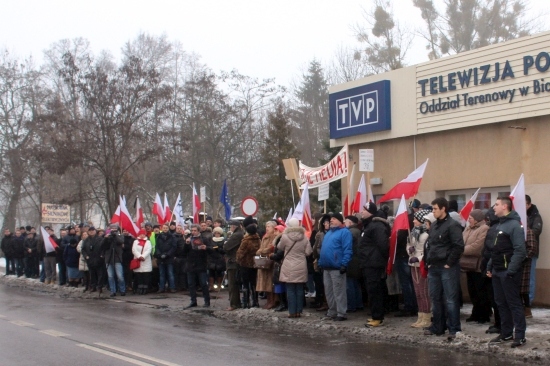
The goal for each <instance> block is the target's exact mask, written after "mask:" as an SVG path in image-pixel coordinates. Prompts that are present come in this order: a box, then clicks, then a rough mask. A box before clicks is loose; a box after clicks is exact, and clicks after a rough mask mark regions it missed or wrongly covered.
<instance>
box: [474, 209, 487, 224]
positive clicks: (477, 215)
mask: <svg viewBox="0 0 550 366" xmlns="http://www.w3.org/2000/svg"><path fill="white" fill-rule="evenodd" d="M470 216H472V218H473V219H474V220H476V222H480V221H483V220H485V215H484V214H483V211H481V210H479V209H475V210H472V212H470Z"/></svg>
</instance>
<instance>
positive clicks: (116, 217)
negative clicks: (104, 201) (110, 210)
mask: <svg viewBox="0 0 550 366" xmlns="http://www.w3.org/2000/svg"><path fill="white" fill-rule="evenodd" d="M119 221H120V205H118V207H117V208H116V211H115V213H114V214H113V217H111V224H118V222H119Z"/></svg>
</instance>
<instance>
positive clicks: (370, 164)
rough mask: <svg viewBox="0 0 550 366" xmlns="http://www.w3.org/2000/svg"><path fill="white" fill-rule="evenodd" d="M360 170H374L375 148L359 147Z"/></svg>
mask: <svg viewBox="0 0 550 366" xmlns="http://www.w3.org/2000/svg"><path fill="white" fill-rule="evenodd" d="M359 171H360V172H370V173H372V172H374V150H373V149H359Z"/></svg>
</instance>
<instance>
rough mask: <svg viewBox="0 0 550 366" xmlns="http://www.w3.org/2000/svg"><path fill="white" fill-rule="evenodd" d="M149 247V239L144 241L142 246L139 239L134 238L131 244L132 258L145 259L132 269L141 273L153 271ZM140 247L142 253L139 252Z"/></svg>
mask: <svg viewBox="0 0 550 366" xmlns="http://www.w3.org/2000/svg"><path fill="white" fill-rule="evenodd" d="M151 248H152V247H151V242H150V241H149V240H147V241H146V242H145V245H144V246H143V247H142V246H141V245H139V240H137V239H136V240H134V244H133V245H132V254H133V255H134V258H136V259H137V258H139V257H143V258H145V260H144V261H143V262H141V265H140V266H139V268H137V269H134V272H138V273H141V272H152V271H153V264H152V263H151ZM142 249H143V253H142V252H141V250H142Z"/></svg>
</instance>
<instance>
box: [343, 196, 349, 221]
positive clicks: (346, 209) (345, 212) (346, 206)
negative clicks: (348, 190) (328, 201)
mask: <svg viewBox="0 0 550 366" xmlns="http://www.w3.org/2000/svg"><path fill="white" fill-rule="evenodd" d="M342 214H343V216H344V217H346V216H348V215H349V200H348V195H347V194H346V198H345V199H344V204H343V205H342Z"/></svg>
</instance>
